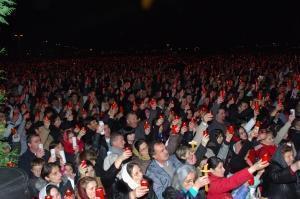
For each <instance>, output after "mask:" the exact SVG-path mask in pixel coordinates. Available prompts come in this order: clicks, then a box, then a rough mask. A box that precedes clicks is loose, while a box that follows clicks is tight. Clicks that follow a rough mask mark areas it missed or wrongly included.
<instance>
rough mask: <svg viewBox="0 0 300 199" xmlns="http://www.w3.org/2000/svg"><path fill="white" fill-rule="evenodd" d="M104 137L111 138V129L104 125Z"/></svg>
mask: <svg viewBox="0 0 300 199" xmlns="http://www.w3.org/2000/svg"><path fill="white" fill-rule="evenodd" d="M104 136H105V137H106V138H109V137H110V128H109V126H108V125H107V124H105V125H104Z"/></svg>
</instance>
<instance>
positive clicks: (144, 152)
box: [139, 142, 149, 157]
mask: <svg viewBox="0 0 300 199" xmlns="http://www.w3.org/2000/svg"><path fill="white" fill-rule="evenodd" d="M139 153H140V155H141V156H142V157H147V156H149V150H148V144H147V143H146V142H144V143H143V144H141V145H140V148H139Z"/></svg>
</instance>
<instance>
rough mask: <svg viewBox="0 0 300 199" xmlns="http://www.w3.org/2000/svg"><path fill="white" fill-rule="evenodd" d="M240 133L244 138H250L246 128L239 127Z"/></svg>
mask: <svg viewBox="0 0 300 199" xmlns="http://www.w3.org/2000/svg"><path fill="white" fill-rule="evenodd" d="M239 135H240V138H241V139H242V140H247V139H248V136H247V133H246V132H245V130H244V129H243V128H239Z"/></svg>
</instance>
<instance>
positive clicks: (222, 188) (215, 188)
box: [209, 168, 252, 193]
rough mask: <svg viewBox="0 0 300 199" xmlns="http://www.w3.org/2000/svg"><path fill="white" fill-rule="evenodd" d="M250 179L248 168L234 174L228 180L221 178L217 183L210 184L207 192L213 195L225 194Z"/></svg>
mask: <svg viewBox="0 0 300 199" xmlns="http://www.w3.org/2000/svg"><path fill="white" fill-rule="evenodd" d="M251 177H252V174H251V173H250V172H249V171H248V168H246V169H243V170H241V171H239V172H237V173H235V174H234V175H233V176H230V177H229V178H221V179H219V180H218V181H215V182H211V183H210V188H209V191H211V192H214V193H226V192H229V191H231V190H233V189H235V188H237V187H239V186H241V185H242V184H243V183H245V182H246V181H247V180H249V179H250V178H251Z"/></svg>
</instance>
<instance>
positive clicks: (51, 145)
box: [49, 140, 61, 150]
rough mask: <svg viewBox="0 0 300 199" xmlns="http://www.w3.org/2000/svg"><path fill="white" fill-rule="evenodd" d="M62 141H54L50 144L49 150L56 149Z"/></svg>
mask: <svg viewBox="0 0 300 199" xmlns="http://www.w3.org/2000/svg"><path fill="white" fill-rule="evenodd" d="M60 143H61V142H59V141H55V140H54V141H52V142H51V143H50V144H49V150H51V149H54V148H55V147H57V145H59V144H60Z"/></svg>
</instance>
